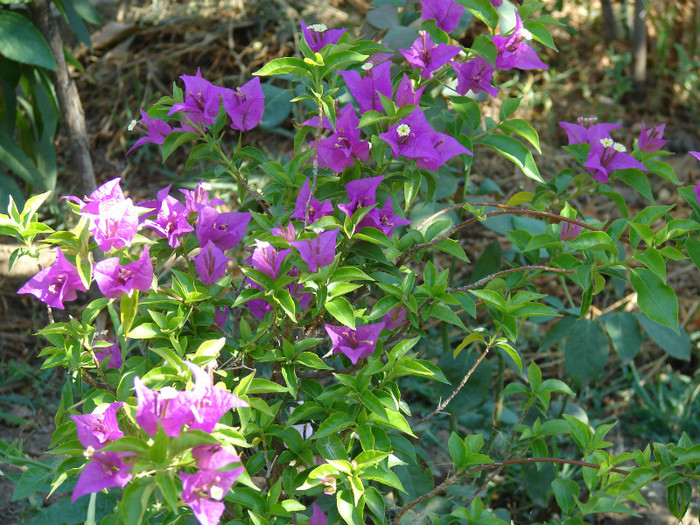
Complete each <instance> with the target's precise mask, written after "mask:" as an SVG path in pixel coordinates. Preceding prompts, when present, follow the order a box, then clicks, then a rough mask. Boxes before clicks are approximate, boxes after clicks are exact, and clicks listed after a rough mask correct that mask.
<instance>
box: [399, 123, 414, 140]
mask: <svg viewBox="0 0 700 525" xmlns="http://www.w3.org/2000/svg"><path fill="white" fill-rule="evenodd" d="M410 133H411V126H409V125H408V124H399V125H398V126H397V127H396V134H397V135H398V136H399V137H408V135H410Z"/></svg>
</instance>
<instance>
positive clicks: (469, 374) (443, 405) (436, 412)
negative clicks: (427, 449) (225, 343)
mask: <svg viewBox="0 0 700 525" xmlns="http://www.w3.org/2000/svg"><path fill="white" fill-rule="evenodd" d="M490 349H491V345H490V344H488V345H486V348H485V349H484V352H483V353H482V354H481V355H480V356H479V359H477V360H476V362H475V363H474V364H473V365H472V367H471V368H470V369H469V371H468V372H467V374H466V375H465V376H464V377H463V378H462V381H461V382H460V383H459V385H457V388H455V390H454V392H452V393H451V394H450V397H448V398H447V399H445V400H444V401H443V402H442V403H440V404H439V405H438V406H437V408H436V409H435V410H433V411H432V412H431V413H430V414H428V415H427V416H425V417H424V418H422V419H419V420H418V422H417V423H415V424H414V425H413V426H414V427H417V426H418V425H420V424H421V423H425V422H426V421H428V420H429V419H430V418H431V417H433V416H434V415H436V414H439V413H440V412H442V411H443V410H445V407H446V406H447V405H449V404H450V401H452V400H453V399H454V397H455V396H456V395H457V394H458V393H459V391H460V390H462V388H463V387H464V385H466V384H467V381H469V378H470V377H471V376H472V374H473V373H474V371H475V370H476V367H477V366H479V365H480V364H481V362H482V361H483V360H484V358H485V357H486V354H488V353H489V350H490Z"/></svg>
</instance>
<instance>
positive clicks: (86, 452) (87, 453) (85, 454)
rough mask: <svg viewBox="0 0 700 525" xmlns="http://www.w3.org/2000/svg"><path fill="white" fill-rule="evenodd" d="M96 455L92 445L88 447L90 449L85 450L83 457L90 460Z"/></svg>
mask: <svg viewBox="0 0 700 525" xmlns="http://www.w3.org/2000/svg"><path fill="white" fill-rule="evenodd" d="M94 453H95V449H94V448H93V447H92V445H88V447H87V448H86V449H85V450H83V456H85V457H86V458H87V459H90V458H91V457H92V455H93V454H94Z"/></svg>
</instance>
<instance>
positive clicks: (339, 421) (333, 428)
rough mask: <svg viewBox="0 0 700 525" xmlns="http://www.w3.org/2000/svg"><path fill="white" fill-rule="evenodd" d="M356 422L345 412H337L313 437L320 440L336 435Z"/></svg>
mask: <svg viewBox="0 0 700 525" xmlns="http://www.w3.org/2000/svg"><path fill="white" fill-rule="evenodd" d="M354 423H355V422H354V421H353V420H352V419H351V418H350V415H349V414H345V413H343V412H335V413H333V414H331V415H330V416H329V417H328V418H327V419H326V420H325V421H324V422H323V423H321V425H320V426H319V427H318V430H317V431H316V433H315V434H314V435H313V438H315V439H320V438H322V437H325V436H329V435H331V434H335V433H337V432H340V431H341V430H344V429H346V428H348V427H349V426H352V425H353V424H354Z"/></svg>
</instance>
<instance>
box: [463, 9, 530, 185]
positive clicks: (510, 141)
mask: <svg viewBox="0 0 700 525" xmlns="http://www.w3.org/2000/svg"><path fill="white" fill-rule="evenodd" d="M487 3H488V2H487ZM475 144H483V145H484V146H488V147H489V148H491V149H493V150H495V151H497V152H498V153H500V154H501V155H503V156H504V157H505V158H507V159H508V160H510V161H511V162H512V163H514V164H515V165H516V166H518V167H519V168H520V169H521V170H523V173H525V175H526V176H528V177H529V178H531V179H534V180H536V181H537V182H541V183H543V184H544V180H543V179H542V177H541V176H540V172H539V170H538V169H537V165H536V164H535V159H534V158H533V157H532V153H530V150H529V149H527V147H525V145H524V144H523V143H522V142H520V141H519V140H518V139H515V138H513V137H509V136H507V135H486V136H485V137H483V138H481V139H479V140H478V141H477V142H475Z"/></svg>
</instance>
